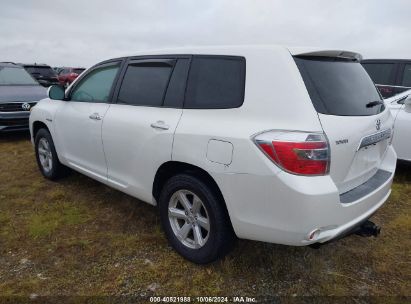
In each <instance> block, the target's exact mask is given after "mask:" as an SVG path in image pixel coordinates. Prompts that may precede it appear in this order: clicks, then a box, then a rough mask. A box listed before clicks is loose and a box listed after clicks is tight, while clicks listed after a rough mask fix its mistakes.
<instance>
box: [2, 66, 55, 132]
mask: <svg viewBox="0 0 411 304" xmlns="http://www.w3.org/2000/svg"><path fill="white" fill-rule="evenodd" d="M46 96H47V92H46V88H44V87H42V86H41V85H40V84H39V83H38V82H37V81H36V80H34V79H33V77H32V76H30V74H29V73H28V72H26V70H25V69H24V68H23V67H21V66H20V65H17V64H14V63H11V62H0V133H2V132H10V131H20V130H28V129H29V114H30V109H31V108H32V107H33V106H35V105H36V103H37V101H39V100H40V99H43V98H46Z"/></svg>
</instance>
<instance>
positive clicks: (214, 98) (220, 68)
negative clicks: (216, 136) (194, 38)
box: [185, 56, 245, 109]
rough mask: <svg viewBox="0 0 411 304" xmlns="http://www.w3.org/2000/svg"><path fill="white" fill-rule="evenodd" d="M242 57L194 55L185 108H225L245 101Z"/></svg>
mask: <svg viewBox="0 0 411 304" xmlns="http://www.w3.org/2000/svg"><path fill="white" fill-rule="evenodd" d="M244 87H245V59H244V58H243V57H223V56H194V58H193V60H192V63H191V68H190V74H189V79H188V84H187V94H186V100H185V108H192V109H226V108H237V107H240V106H241V105H242V104H243V101H244Z"/></svg>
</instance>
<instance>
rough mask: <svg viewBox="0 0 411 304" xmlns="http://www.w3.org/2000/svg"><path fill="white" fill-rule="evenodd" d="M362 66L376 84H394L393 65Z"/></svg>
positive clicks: (375, 64) (372, 64)
mask: <svg viewBox="0 0 411 304" xmlns="http://www.w3.org/2000/svg"><path fill="white" fill-rule="evenodd" d="M362 65H363V67H364V68H365V70H366V71H367V72H368V74H369V75H370V77H371V79H372V80H373V81H374V82H375V83H376V84H391V85H392V84H394V83H393V81H394V77H393V72H394V64H393V63H363V64H362Z"/></svg>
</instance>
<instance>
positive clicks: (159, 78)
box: [117, 60, 174, 107]
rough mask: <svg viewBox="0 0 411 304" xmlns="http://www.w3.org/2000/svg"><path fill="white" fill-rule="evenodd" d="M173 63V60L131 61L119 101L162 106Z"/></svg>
mask: <svg viewBox="0 0 411 304" xmlns="http://www.w3.org/2000/svg"><path fill="white" fill-rule="evenodd" d="M173 64H174V61H173V60H169V62H167V61H144V60H141V61H140V62H138V61H137V62H134V63H131V64H130V65H129V66H128V67H127V71H126V73H125V75H124V79H123V82H122V84H121V88H120V91H119V94H118V100H117V101H118V102H119V103H124V104H129V105H139V106H153V107H160V106H162V104H163V100H164V95H165V92H166V89H167V86H168V83H169V81H170V76H171V73H172V70H173Z"/></svg>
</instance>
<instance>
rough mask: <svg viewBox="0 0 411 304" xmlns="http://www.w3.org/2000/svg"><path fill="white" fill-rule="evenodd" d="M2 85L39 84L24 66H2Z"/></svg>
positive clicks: (0, 74) (0, 79) (0, 68)
mask: <svg viewBox="0 0 411 304" xmlns="http://www.w3.org/2000/svg"><path fill="white" fill-rule="evenodd" d="M0 85H38V83H37V82H36V81H35V80H34V79H33V78H32V77H31V76H30V74H29V73H27V72H26V71H25V70H24V69H22V68H8V67H0Z"/></svg>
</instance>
